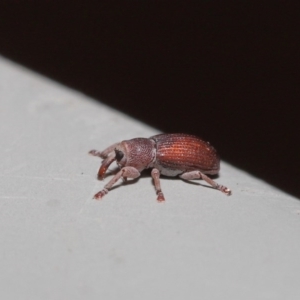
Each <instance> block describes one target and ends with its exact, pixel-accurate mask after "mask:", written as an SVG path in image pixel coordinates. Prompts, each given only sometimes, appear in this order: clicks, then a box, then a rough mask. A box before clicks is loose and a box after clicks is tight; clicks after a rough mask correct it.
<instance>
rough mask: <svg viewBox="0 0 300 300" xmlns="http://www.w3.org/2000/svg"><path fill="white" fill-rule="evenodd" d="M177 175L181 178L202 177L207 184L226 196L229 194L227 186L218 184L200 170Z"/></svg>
mask: <svg viewBox="0 0 300 300" xmlns="http://www.w3.org/2000/svg"><path fill="white" fill-rule="evenodd" d="M179 177H180V178H182V179H185V180H192V179H203V180H205V181H206V182H207V183H208V184H210V185H211V186H212V187H213V188H214V189H217V190H219V191H221V192H222V193H224V194H226V195H228V196H229V195H231V190H230V189H229V188H227V187H226V186H224V185H220V184H218V183H216V182H215V181H213V180H212V179H211V178H209V177H208V176H206V175H205V174H203V173H202V172H200V171H191V172H186V173H183V174H181V175H179Z"/></svg>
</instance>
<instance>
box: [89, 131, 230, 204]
mask: <svg viewBox="0 0 300 300" xmlns="http://www.w3.org/2000/svg"><path fill="white" fill-rule="evenodd" d="M89 153H90V154H91V155H93V156H99V157H101V158H103V161H102V164H101V166H100V169H99V171H98V178H99V179H103V177H104V175H105V172H106V171H107V169H108V167H109V166H110V164H111V163H112V162H114V161H116V163H117V165H118V166H119V167H120V171H119V172H118V173H117V174H116V175H115V176H114V177H113V178H112V179H111V180H110V181H109V182H108V183H107V184H106V185H105V186H104V189H103V190H101V191H100V192H98V193H97V194H96V195H95V196H94V198H95V199H101V198H102V197H103V196H104V195H106V194H107V193H108V191H109V190H110V189H111V188H112V186H113V185H114V184H115V183H116V182H117V181H118V180H119V179H120V178H122V179H123V180H127V178H133V179H134V178H137V177H139V176H140V175H141V172H142V171H143V170H144V169H148V168H152V172H151V175H152V178H153V181H154V186H155V190H156V194H157V200H158V201H164V200H165V198H164V194H163V193H162V190H161V187H160V180H159V177H160V174H162V175H166V176H172V177H173V176H179V177H180V178H182V179H184V180H192V179H203V180H205V181H206V182H207V183H208V184H210V185H211V186H212V187H213V188H215V189H217V190H219V191H221V192H223V193H225V194H226V195H231V190H230V189H229V188H227V187H225V186H223V185H220V184H218V183H216V182H215V181H213V180H212V179H211V178H210V177H208V176H207V175H216V174H218V172H219V170H220V158H219V156H218V154H217V151H216V150H215V149H214V147H212V146H211V145H210V144H209V143H208V142H205V141H203V140H202V139H200V138H199V137H197V136H194V135H189V134H183V133H163V134H158V135H154V136H152V137H150V138H134V139H131V140H126V141H122V142H120V143H116V144H113V145H111V146H109V147H108V148H106V149H105V150H104V151H102V152H101V151H97V150H91V151H90V152H89Z"/></svg>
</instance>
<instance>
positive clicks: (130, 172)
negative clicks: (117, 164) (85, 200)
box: [94, 167, 141, 200]
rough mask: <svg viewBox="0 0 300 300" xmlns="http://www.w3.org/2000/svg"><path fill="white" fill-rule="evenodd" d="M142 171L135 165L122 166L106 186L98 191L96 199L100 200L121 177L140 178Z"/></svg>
mask: <svg viewBox="0 0 300 300" xmlns="http://www.w3.org/2000/svg"><path fill="white" fill-rule="evenodd" d="M140 175H141V174H140V172H139V171H138V170H137V169H136V168H134V167H124V168H122V169H121V170H120V171H119V172H118V173H117V174H116V175H115V176H114V177H113V178H112V179H111V180H110V181H109V182H108V183H107V184H106V185H105V186H104V189H103V190H102V191H100V192H98V193H97V194H96V195H95V196H94V199H97V200H100V199H101V198H103V197H104V196H105V195H106V194H107V193H108V191H109V190H110V189H111V188H112V186H113V185H114V184H115V183H116V182H117V181H118V180H119V179H120V178H121V177H123V178H133V179H134V178H138V177H139V176H140Z"/></svg>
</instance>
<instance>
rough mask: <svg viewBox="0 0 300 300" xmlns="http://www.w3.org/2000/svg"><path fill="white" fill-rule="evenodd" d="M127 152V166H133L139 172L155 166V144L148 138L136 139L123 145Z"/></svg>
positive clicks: (125, 154) (124, 142)
mask: <svg viewBox="0 0 300 300" xmlns="http://www.w3.org/2000/svg"><path fill="white" fill-rule="evenodd" d="M121 146H122V148H123V149H124V150H125V153H124V156H125V157H126V163H125V166H131V167H134V168H136V169H137V170H139V171H142V170H144V169H147V168H149V167H151V166H152V165H153V162H154V161H155V158H156V149H155V142H154V141H153V140H150V139H146V138H136V139H132V140H128V141H123V142H122V143H121Z"/></svg>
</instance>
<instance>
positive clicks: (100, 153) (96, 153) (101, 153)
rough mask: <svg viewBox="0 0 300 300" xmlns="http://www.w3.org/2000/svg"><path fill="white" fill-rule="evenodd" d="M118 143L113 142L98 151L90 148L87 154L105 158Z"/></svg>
mask: <svg viewBox="0 0 300 300" xmlns="http://www.w3.org/2000/svg"><path fill="white" fill-rule="evenodd" d="M118 145H119V143H115V144H113V145H111V146H109V147H107V148H106V149H104V150H103V151H98V150H91V151H90V152H89V154H91V155H93V156H99V157H101V158H107V156H108V155H109V154H110V153H111V152H113V151H114V150H115V148H116V147H117V146H118Z"/></svg>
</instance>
